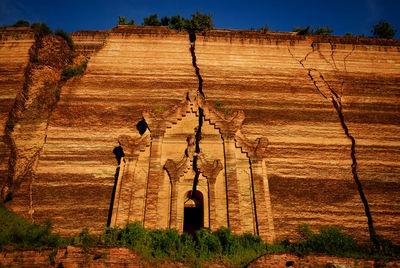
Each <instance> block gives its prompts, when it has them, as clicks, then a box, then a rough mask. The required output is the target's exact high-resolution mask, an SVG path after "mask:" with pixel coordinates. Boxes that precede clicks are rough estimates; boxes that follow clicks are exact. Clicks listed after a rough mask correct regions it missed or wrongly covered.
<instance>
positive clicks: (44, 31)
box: [31, 22, 53, 35]
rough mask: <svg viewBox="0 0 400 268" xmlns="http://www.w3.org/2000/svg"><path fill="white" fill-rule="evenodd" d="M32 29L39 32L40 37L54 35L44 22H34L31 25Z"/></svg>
mask: <svg viewBox="0 0 400 268" xmlns="http://www.w3.org/2000/svg"><path fill="white" fill-rule="evenodd" d="M31 28H32V29H33V30H34V31H35V32H37V33H38V34H40V35H49V34H53V31H52V30H51V29H50V27H49V26H47V24H46V23H44V22H42V23H39V22H34V23H32V25H31Z"/></svg>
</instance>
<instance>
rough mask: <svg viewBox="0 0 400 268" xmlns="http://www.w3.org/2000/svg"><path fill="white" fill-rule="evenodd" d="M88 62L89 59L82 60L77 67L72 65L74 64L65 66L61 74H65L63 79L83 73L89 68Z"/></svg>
mask: <svg viewBox="0 0 400 268" xmlns="http://www.w3.org/2000/svg"><path fill="white" fill-rule="evenodd" d="M87 64H88V61H87V60H84V61H81V64H80V65H79V66H77V67H72V66H67V67H65V68H64V70H63V71H62V73H61V75H62V76H63V80H67V79H69V78H71V77H74V76H76V75H81V74H83V73H84V72H85V70H86V68H87Z"/></svg>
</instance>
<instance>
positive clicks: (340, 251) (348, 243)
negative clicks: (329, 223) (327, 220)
mask: <svg viewBox="0 0 400 268" xmlns="http://www.w3.org/2000/svg"><path fill="white" fill-rule="evenodd" d="M299 229H300V234H301V237H302V240H301V241H299V242H297V243H294V244H292V245H291V251H293V252H298V253H311V252H312V253H326V254H329V255H335V256H354V254H357V253H360V252H361V250H360V247H359V245H358V243H357V242H356V241H355V240H354V238H352V237H351V236H350V235H348V234H345V233H343V232H342V231H341V230H340V229H338V228H336V227H323V228H320V229H319V233H314V232H313V231H312V230H311V229H310V227H309V226H308V225H305V224H302V225H300V227H299Z"/></svg>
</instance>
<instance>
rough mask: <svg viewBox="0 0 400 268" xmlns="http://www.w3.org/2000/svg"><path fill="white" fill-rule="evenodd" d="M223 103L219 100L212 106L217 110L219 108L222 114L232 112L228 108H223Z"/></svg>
mask: <svg viewBox="0 0 400 268" xmlns="http://www.w3.org/2000/svg"><path fill="white" fill-rule="evenodd" d="M222 106H223V104H222V102H220V101H217V102H215V103H214V107H215V108H217V109H218V110H220V111H221V112H223V113H224V114H232V112H233V111H232V110H231V109H229V108H224V107H222Z"/></svg>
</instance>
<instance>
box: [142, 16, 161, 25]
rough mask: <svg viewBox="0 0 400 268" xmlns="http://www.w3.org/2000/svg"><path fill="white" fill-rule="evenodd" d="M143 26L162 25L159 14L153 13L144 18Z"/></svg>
mask: <svg viewBox="0 0 400 268" xmlns="http://www.w3.org/2000/svg"><path fill="white" fill-rule="evenodd" d="M142 25H143V26H161V22H160V21H159V20H158V15H157V14H153V15H150V16H148V17H146V18H144V19H143V23H142Z"/></svg>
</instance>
